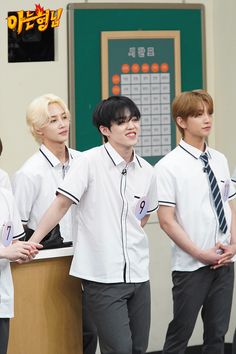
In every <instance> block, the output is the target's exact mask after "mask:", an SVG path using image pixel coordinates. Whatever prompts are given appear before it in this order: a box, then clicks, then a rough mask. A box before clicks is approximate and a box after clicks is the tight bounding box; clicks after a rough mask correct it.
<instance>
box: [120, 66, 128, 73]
mask: <svg viewBox="0 0 236 354" xmlns="http://www.w3.org/2000/svg"><path fill="white" fill-rule="evenodd" d="M121 71H122V73H124V74H128V73H129V72H130V66H129V64H122V66H121Z"/></svg>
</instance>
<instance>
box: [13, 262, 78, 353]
mask: <svg viewBox="0 0 236 354" xmlns="http://www.w3.org/2000/svg"><path fill="white" fill-rule="evenodd" d="M71 260H72V256H66V257H56V258H49V259H35V260H34V261H33V262H31V263H26V264H23V265H18V264H14V263H12V264H11V269H12V275H13V282H14V289H15V317H14V318H13V319H11V321H10V338H9V345H8V354H82V353H83V349H82V321H81V317H82V308H81V285H80V280H79V279H78V278H75V277H72V276H70V275H69V268H70V263H71Z"/></svg>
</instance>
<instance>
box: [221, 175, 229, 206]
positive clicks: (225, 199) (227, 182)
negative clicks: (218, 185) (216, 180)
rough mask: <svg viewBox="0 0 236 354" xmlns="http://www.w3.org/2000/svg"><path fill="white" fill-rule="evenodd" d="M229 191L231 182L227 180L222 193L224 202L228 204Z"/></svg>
mask: <svg viewBox="0 0 236 354" xmlns="http://www.w3.org/2000/svg"><path fill="white" fill-rule="evenodd" d="M229 190H230V180H229V179H227V180H226V181H225V183H224V186H223V191H222V199H223V201H224V202H226V201H227V200H228V198H229Z"/></svg>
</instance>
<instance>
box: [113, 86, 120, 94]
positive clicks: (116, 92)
mask: <svg viewBox="0 0 236 354" xmlns="http://www.w3.org/2000/svg"><path fill="white" fill-rule="evenodd" d="M112 93H113V95H119V94H120V87H119V86H117V85H115V86H113V87H112Z"/></svg>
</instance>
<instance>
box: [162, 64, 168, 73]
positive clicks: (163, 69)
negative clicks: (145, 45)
mask: <svg viewBox="0 0 236 354" xmlns="http://www.w3.org/2000/svg"><path fill="white" fill-rule="evenodd" d="M168 70H169V65H168V64H167V63H162V64H161V71H162V72H163V73H167V71H168Z"/></svg>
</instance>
